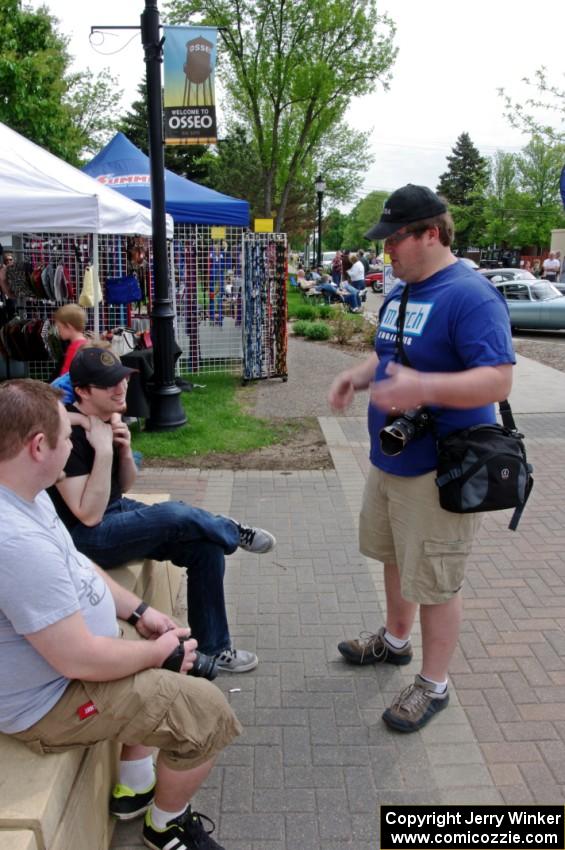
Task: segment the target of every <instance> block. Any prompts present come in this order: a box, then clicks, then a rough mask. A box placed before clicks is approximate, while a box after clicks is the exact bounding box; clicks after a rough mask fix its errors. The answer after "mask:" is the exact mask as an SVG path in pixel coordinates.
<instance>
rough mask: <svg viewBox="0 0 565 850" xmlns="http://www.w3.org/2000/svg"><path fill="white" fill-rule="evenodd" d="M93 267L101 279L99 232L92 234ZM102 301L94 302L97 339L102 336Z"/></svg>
mask: <svg viewBox="0 0 565 850" xmlns="http://www.w3.org/2000/svg"><path fill="white" fill-rule="evenodd" d="M92 269H93V271H94V274H95V275H96V277H97V278H98V280H100V275H99V273H98V272H99V269H98V234H97V233H93V234H92ZM101 303H102V301H100V302H99V303H98V304H94V336H95V338H96V339H98V337H99V336H100V304H101Z"/></svg>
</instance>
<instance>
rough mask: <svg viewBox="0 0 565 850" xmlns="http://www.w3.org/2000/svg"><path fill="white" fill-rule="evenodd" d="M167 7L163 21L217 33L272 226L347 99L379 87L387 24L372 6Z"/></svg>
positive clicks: (211, 1)
mask: <svg viewBox="0 0 565 850" xmlns="http://www.w3.org/2000/svg"><path fill="white" fill-rule="evenodd" d="M168 8H169V20H170V22H171V23H183V24H185V23H187V22H188V21H191V22H200V23H203V24H207V25H211V26H217V27H219V43H220V50H219V66H218V67H219V74H220V76H221V79H222V81H223V84H224V87H225V91H226V95H227V101H228V107H229V110H230V112H231V114H232V115H234V116H238V120H239V121H242V122H243V123H245V124H246V126H249V128H250V131H251V132H252V135H253V139H254V144H255V147H256V151H257V155H258V157H259V162H260V187H261V191H262V212H263V214H265V215H270V214H271V211H272V210H273V209H276V211H277V224H276V226H277V229H279V230H280V229H282V227H283V223H284V221H285V217H286V211H287V205H288V202H289V199H290V196H291V193H292V191H293V190H294V188H295V187H296V184H297V182H298V180H299V175H301V174H302V173H304V171H305V170H308V167H309V166H311V163H313V162H316V161H317V155H318V152H319V150H320V147H321V146H322V145H323V143H324V140H325V139H327V138H328V137H329V136H330V135H331V134H332V133H336V131H337V129H338V127H340V121H341V119H342V118H343V116H344V114H345V111H346V109H347V106H348V105H349V103H350V102H351V99H352V98H353V97H356V96H358V95H362V94H365V93H367V92H370V91H372V90H374V88H375V86H376V85H377V83H379V82H380V83H381V84H382V85H383V86H385V87H386V86H387V84H388V79H389V69H390V67H391V65H392V63H393V61H394V58H395V55H396V50H395V48H394V47H393V44H392V37H393V34H394V27H393V25H392V22H391V21H390V20H389V18H388V17H386V16H378V15H377V9H376V0H329V2H328V1H327V0H295V2H293V3H290V2H288V0H171V2H170V3H169V7H168ZM346 132H349V131H346ZM305 166H306V169H305ZM320 170H321V168H320ZM314 176H315V171H314V173H313V174H312V177H314ZM326 177H327V175H326Z"/></svg>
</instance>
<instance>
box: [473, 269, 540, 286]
mask: <svg viewBox="0 0 565 850" xmlns="http://www.w3.org/2000/svg"><path fill="white" fill-rule="evenodd" d="M481 274H482V275H484V276H485V277H486V278H488V280H490V282H491V283H504V282H505V281H507V280H531V281H535V280H537V279H538V278H537V277H536V276H535V275H533V274H532V273H531V272H527V271H526V270H525V269H481Z"/></svg>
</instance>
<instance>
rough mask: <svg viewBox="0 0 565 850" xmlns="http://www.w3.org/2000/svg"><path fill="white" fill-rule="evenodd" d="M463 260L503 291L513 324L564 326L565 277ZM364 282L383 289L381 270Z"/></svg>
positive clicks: (327, 257)
mask: <svg viewBox="0 0 565 850" xmlns="http://www.w3.org/2000/svg"><path fill="white" fill-rule="evenodd" d="M330 254H331V257H330ZM334 256H335V251H332V252H327V253H325V254H324V261H329V264H330V265H331V260H333V257H334ZM464 262H465V263H467V264H468V265H470V266H471V267H472V268H474V269H476V270H477V271H479V272H480V273H481V274H482V275H484V276H485V277H486V278H487V280H489V281H490V282H491V283H492V284H493V286H496V288H497V289H498V290H499V291H500V292H501V293H502V295H503V296H504V298H505V300H506V303H507V304H508V310H509V313H510V322H511V324H512V327H513V328H515V329H516V330H549V331H558V330H565V280H564V281H562V282H559V281H558V282H556V283H550V282H549V281H547V280H540V279H539V278H537V277H535V275H533V274H532V273H531V272H528V271H526V270H525V269H481V268H479V266H478V265H477V263H475V262H474V261H473V260H469V259H467V258H465V259H464ZM324 265H326V262H324ZM365 282H366V284H367V286H368V287H370V288H371V289H372V290H373V292H382V290H383V273H382V271H379V270H372V271H371V272H370V273H369V274H368V275H367V276H366V278H365Z"/></svg>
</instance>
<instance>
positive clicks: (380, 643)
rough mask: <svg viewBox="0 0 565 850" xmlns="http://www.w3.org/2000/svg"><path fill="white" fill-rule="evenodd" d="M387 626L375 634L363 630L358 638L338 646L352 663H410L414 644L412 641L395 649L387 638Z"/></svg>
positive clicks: (344, 641) (345, 641)
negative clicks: (401, 647)
mask: <svg viewBox="0 0 565 850" xmlns="http://www.w3.org/2000/svg"><path fill="white" fill-rule="evenodd" d="M384 635H385V628H384V626H382V627H381V628H380V629H379V630H378V632H377V633H376V634H375V635H372V634H370V632H361V634H360V635H359V637H358V638H354V639H353V640H343V641H342V642H341V643H338V645H337V648H338V650H339V652H340V653H341V654H342V655H343V657H344V658H345V660H346V661H349V663H350V664H378V663H379V662H380V661H383V662H386V663H387V664H399V665H404V664H410V662H411V661H412V645H411V643H410V641H408V643H407V644H406V646H405V647H404V648H403V649H395V648H394V647H393V646H391V645H390V643H387V641H386V640H385V636H384Z"/></svg>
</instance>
